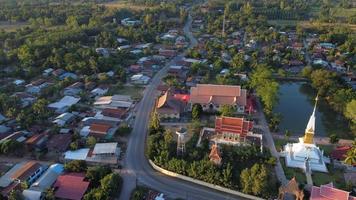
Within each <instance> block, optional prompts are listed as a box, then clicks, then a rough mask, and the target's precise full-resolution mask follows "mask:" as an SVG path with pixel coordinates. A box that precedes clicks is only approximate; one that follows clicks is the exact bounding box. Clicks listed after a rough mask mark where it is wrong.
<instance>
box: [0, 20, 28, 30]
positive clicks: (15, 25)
mask: <svg viewBox="0 0 356 200" xmlns="http://www.w3.org/2000/svg"><path fill="white" fill-rule="evenodd" d="M28 25H29V24H28V23H26V22H7V21H0V29H3V30H5V31H8V32H11V31H15V30H16V29H19V28H23V27H25V26H28Z"/></svg>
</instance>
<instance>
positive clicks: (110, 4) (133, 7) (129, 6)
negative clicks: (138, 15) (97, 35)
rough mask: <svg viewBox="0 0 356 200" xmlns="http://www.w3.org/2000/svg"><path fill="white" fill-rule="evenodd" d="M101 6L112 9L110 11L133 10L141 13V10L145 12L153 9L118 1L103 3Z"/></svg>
mask: <svg viewBox="0 0 356 200" xmlns="http://www.w3.org/2000/svg"><path fill="white" fill-rule="evenodd" d="M101 5H104V6H106V7H108V8H112V9H129V10H134V11H142V10H145V9H148V8H154V7H153V6H144V5H134V4H132V3H130V2H127V1H120V0H117V1H111V2H108V3H103V4H101Z"/></svg>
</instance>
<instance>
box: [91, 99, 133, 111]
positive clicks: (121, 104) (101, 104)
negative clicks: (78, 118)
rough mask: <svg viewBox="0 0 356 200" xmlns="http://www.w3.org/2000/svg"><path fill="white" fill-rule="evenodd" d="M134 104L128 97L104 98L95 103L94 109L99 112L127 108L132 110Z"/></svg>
mask: <svg viewBox="0 0 356 200" xmlns="http://www.w3.org/2000/svg"><path fill="white" fill-rule="evenodd" d="M133 106H134V102H133V100H132V99H131V97H130V96H128V95H113V96H103V97H100V98H98V99H97V100H96V101H95V102H94V107H95V108H96V109H98V110H102V109H105V108H125V109H130V108H132V107H133Z"/></svg>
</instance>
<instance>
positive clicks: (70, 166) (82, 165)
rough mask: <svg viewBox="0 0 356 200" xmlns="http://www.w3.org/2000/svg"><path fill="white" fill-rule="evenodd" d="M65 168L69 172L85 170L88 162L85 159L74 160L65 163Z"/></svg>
mask: <svg viewBox="0 0 356 200" xmlns="http://www.w3.org/2000/svg"><path fill="white" fill-rule="evenodd" d="M64 169H65V170H66V171H68V172H84V171H85V170H86V169H87V164H86V162H85V161H84V160H73V161H69V162H67V163H65V164H64Z"/></svg>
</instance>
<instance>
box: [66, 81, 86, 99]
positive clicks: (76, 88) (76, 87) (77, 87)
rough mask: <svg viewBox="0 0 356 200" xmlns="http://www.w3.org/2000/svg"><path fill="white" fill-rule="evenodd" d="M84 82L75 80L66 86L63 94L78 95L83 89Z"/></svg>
mask: <svg viewBox="0 0 356 200" xmlns="http://www.w3.org/2000/svg"><path fill="white" fill-rule="evenodd" d="M83 88H84V84H83V83H82V82H75V83H73V84H72V85H70V86H68V87H66V88H64V91H63V94H64V95H65V96H78V95H79V93H80V92H82V91H83Z"/></svg>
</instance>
